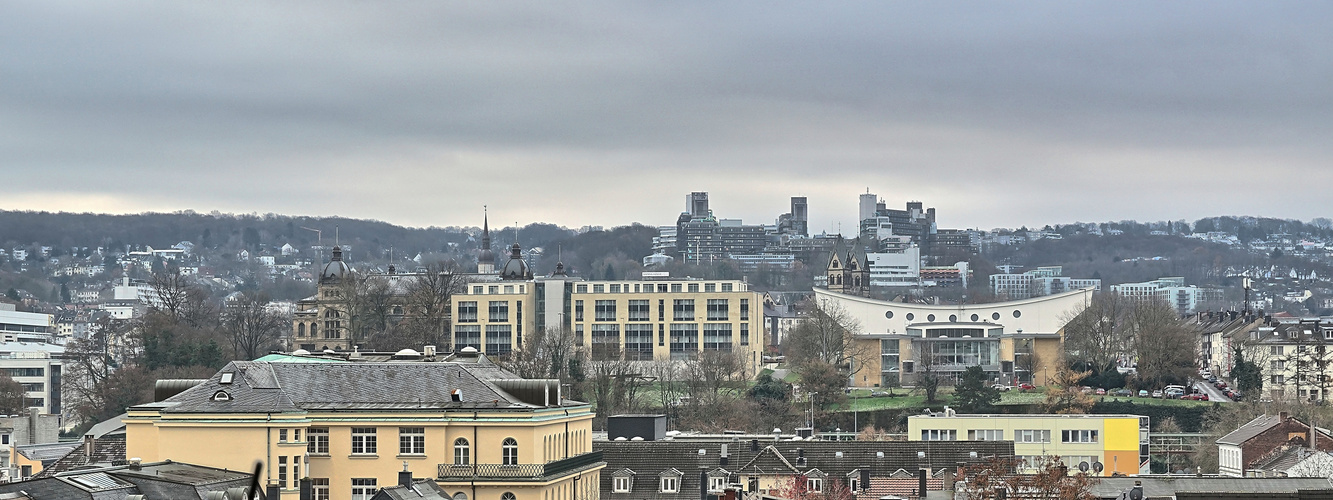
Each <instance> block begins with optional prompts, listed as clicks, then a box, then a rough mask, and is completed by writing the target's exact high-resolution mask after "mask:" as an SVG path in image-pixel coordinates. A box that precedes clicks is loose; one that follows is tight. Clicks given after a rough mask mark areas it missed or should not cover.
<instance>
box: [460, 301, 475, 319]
mask: <svg viewBox="0 0 1333 500" xmlns="http://www.w3.org/2000/svg"><path fill="white" fill-rule="evenodd" d="M458 322H459V323H476V322H477V301H475V300H473V301H463V302H459V303H458Z"/></svg>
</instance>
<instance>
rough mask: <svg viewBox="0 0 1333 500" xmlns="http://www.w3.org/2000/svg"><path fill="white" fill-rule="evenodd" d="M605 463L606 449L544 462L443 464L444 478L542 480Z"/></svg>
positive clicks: (441, 477)
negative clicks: (604, 452) (603, 458)
mask: <svg viewBox="0 0 1333 500" xmlns="http://www.w3.org/2000/svg"><path fill="white" fill-rule="evenodd" d="M600 465H605V462H602V452H600V451H593V452H589V453H584V454H582V455H575V456H572V457H569V458H565V459H561V460H555V461H552V462H547V463H544V464H515V465H501V464H470V465H455V464H440V466H439V469H440V471H439V472H440V477H439V480H440V481H542V480H547V479H550V478H553V477H557V476H562V475H565V474H568V473H571V472H578V471H582V470H587V469H592V468H594V467H597V466H600Z"/></svg>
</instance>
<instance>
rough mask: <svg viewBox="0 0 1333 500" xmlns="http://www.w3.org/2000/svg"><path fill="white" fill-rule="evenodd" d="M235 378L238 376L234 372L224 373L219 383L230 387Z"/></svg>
mask: <svg viewBox="0 0 1333 500" xmlns="http://www.w3.org/2000/svg"><path fill="white" fill-rule="evenodd" d="M235 376H236V374H235V373H233V372H222V379H221V380H219V381H218V383H219V384H227V385H230V384H231V381H232V379H233V378H235Z"/></svg>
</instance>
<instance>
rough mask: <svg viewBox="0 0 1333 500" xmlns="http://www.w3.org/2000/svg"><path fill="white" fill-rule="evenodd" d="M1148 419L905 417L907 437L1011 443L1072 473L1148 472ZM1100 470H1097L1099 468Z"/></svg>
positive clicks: (1026, 455)
mask: <svg viewBox="0 0 1333 500" xmlns="http://www.w3.org/2000/svg"><path fill="white" fill-rule="evenodd" d="M1148 423H1149V422H1148V417H1143V416H1139V415H1007V414H1005V415H979V414H978V415H961V414H954V413H952V412H951V411H950V412H945V413H936V414H934V415H913V416H910V417H907V439H908V440H909V441H1013V443H1014V455H1016V456H1018V457H1019V458H1020V459H1023V460H1024V462H1026V463H1030V464H1035V463H1040V461H1041V459H1042V458H1043V457H1048V456H1059V457H1060V460H1061V461H1062V462H1064V464H1065V465H1067V466H1068V467H1069V470H1070V473H1077V472H1078V471H1080V470H1081V469H1082V464H1087V467H1088V469H1089V472H1090V473H1093V474H1095V475H1098V476H1111V475H1112V474H1116V473H1120V474H1129V475H1137V474H1147V473H1149V469H1148ZM1099 469H1100V470H1099Z"/></svg>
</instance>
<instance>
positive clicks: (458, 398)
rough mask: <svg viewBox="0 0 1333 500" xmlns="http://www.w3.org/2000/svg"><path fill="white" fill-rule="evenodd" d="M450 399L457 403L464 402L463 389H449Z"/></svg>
mask: <svg viewBox="0 0 1333 500" xmlns="http://www.w3.org/2000/svg"><path fill="white" fill-rule="evenodd" d="M449 401H453V402H455V403H461V402H463V390H462V389H454V390H452V391H449Z"/></svg>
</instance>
